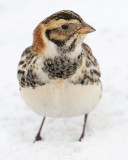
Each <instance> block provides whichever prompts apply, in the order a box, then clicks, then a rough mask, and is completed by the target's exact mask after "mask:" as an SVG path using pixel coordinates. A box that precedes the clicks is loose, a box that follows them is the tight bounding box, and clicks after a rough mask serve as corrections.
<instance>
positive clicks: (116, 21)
mask: <svg viewBox="0 0 128 160" xmlns="http://www.w3.org/2000/svg"><path fill="white" fill-rule="evenodd" d="M62 9H70V10H73V11H75V12H76V13H78V14H79V15H81V16H82V18H83V19H84V20H85V22H87V23H88V24H90V25H92V26H93V27H94V28H95V29H96V32H93V33H91V34H89V35H88V36H87V37H86V39H85V42H86V43H87V44H88V45H89V46H90V47H91V48H92V50H93V53H94V55H95V57H96V58H97V59H98V61H99V63H100V68H101V72H102V78H101V80H102V82H103V88H104V91H103V97H102V100H101V102H100V104H99V105H98V107H97V108H96V109H95V110H94V111H93V112H92V113H91V114H90V116H89V118H88V124H87V128H86V129H87V130H86V136H85V139H84V140H83V142H81V143H80V142H78V141H77V139H78V137H79V136H80V134H81V131H82V125H83V116H80V117H76V118H68V119H63V118H60V119H54V118H47V119H46V123H45V125H44V128H43V132H42V135H43V137H44V141H43V142H37V143H35V144H33V143H32V142H33V140H34V137H35V135H36V133H37V130H38V128H39V126H40V123H41V120H42V117H40V116H38V115H37V114H35V113H34V112H32V111H31V110H30V109H29V108H28V107H27V106H26V105H25V104H24V102H23V101H22V99H21V97H20V93H19V86H18V81H17V77H16V72H17V64H18V62H19V59H20V55H21V53H22V52H23V50H24V49H25V48H26V47H28V46H30V45H31V43H32V33H33V30H34V28H35V27H36V26H37V24H38V23H39V22H40V21H42V20H43V19H44V18H45V17H47V16H49V15H51V14H53V13H54V12H56V11H59V10H62ZM0 159H1V160H127V159H128V1H127V0H77V1H76V0H51V1H50V0H35V1H34V0H0Z"/></svg>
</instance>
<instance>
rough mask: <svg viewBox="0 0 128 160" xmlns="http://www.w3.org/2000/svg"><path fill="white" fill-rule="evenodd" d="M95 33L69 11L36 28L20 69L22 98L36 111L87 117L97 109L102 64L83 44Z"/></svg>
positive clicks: (58, 115)
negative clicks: (100, 64)
mask: <svg viewBox="0 0 128 160" xmlns="http://www.w3.org/2000/svg"><path fill="white" fill-rule="evenodd" d="M92 31H94V29H93V28H92V27H91V26H89V25H87V24H86V23H85V22H84V21H83V20H82V18H81V17H80V16H79V15H78V14H76V13H74V12H73V11H66V10H65V11H60V12H57V13H55V14H53V15H51V16H50V17H48V18H46V19H45V20H44V21H42V22H41V23H40V24H39V25H38V26H37V27H36V29H35V30H34V38H33V44H32V46H30V47H28V48H27V49H26V50H25V51H24V52H23V54H22V56H21V60H20V62H19V66H18V80H19V84H20V91H21V95H22V97H23V99H24V101H25V102H26V104H27V105H28V106H29V107H31V108H32V109H33V110H34V111H35V112H37V113H38V114H40V115H42V116H50V117H71V116H78V115H82V114H83V115H84V114H85V115H86V116H85V117H86V118H87V114H88V113H89V112H90V111H91V110H92V109H93V108H95V107H96V105H97V103H98V102H99V100H100V98H101V94H102V87H101V81H100V70H99V65H98V62H97V60H96V59H95V57H94V56H93V54H92V51H91V49H90V47H89V46H88V45H86V44H85V43H83V39H84V37H85V35H86V34H87V33H90V32H92ZM39 137H40V134H38V136H37V137H36V140H38V139H40V138H39ZM82 137H83V136H81V138H80V140H81V139H82Z"/></svg>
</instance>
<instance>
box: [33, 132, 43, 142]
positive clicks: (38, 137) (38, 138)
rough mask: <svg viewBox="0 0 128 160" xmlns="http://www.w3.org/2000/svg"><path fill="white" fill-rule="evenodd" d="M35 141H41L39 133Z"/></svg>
mask: <svg viewBox="0 0 128 160" xmlns="http://www.w3.org/2000/svg"><path fill="white" fill-rule="evenodd" d="M36 141H42V137H41V136H40V135H38V134H37V136H36V137H35V140H34V143H35V142H36Z"/></svg>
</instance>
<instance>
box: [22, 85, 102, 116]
mask: <svg viewBox="0 0 128 160" xmlns="http://www.w3.org/2000/svg"><path fill="white" fill-rule="evenodd" d="M101 92H102V91H101V84H98V85H97V84H93V85H80V84H77V85H74V84H69V83H67V82H62V83H55V82H54V83H51V84H47V85H44V86H39V87H36V88H35V89H32V88H21V95H22V97H23V99H24V101H25V103H26V104H27V105H28V106H29V107H30V108H31V109H32V110H33V111H35V112H37V113H38V114H40V115H42V116H49V117H72V116H78V115H83V114H86V113H89V112H90V111H91V110H92V109H94V108H95V107H96V105H97V103H98V102H99V100H100V97H101Z"/></svg>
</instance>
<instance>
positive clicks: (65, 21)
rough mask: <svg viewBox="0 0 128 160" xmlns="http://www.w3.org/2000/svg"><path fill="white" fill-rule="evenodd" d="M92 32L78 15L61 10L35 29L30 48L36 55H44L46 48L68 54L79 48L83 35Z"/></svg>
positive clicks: (92, 29) (91, 28)
mask: <svg viewBox="0 0 128 160" xmlns="http://www.w3.org/2000/svg"><path fill="white" fill-rule="evenodd" d="M93 31H95V29H94V28H93V27H91V26H90V25H88V24H87V23H85V22H84V21H83V19H82V18H81V17H80V16H79V15H78V14H76V13H75V12H73V11H69V10H63V11H60V12H57V13H55V14H53V15H51V16H49V17H47V18H46V19H45V20H43V21H42V22H41V23H40V24H39V25H38V26H37V27H36V29H35V30H34V40H33V45H32V48H33V51H34V52H36V53H38V54H41V53H43V52H44V53H45V49H46V48H50V49H52V51H53V52H54V50H57V51H58V52H62V53H66V52H68V53H69V52H71V51H73V50H74V49H75V47H76V46H81V44H82V41H83V39H84V37H85V35H86V34H87V33H90V32H93ZM47 52H48V51H47Z"/></svg>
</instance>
